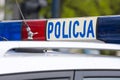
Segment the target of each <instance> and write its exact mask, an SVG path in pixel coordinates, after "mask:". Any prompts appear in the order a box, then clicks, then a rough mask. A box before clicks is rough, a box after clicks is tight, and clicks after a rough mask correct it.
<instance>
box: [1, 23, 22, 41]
mask: <svg viewBox="0 0 120 80" xmlns="http://www.w3.org/2000/svg"><path fill="white" fill-rule="evenodd" d="M21 28H22V22H0V37H4V38H7V39H8V40H9V41H12V40H13V41H17V40H18V41H19V40H21V32H22V31H21ZM0 41H3V39H2V38H0Z"/></svg>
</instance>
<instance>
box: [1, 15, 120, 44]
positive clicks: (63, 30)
mask: <svg viewBox="0 0 120 80" xmlns="http://www.w3.org/2000/svg"><path fill="white" fill-rule="evenodd" d="M25 22H26V23H27V25H28V26H27V25H26V24H25ZM25 22H24V21H2V22H0V38H1V39H0V40H1V41H2V40H4V39H3V38H6V39H8V40H9V41H21V40H23V41H28V40H32V41H77V42H79V41H80V42H82V41H86V42H87V41H92V42H94V41H103V42H106V43H117V44H120V16H102V17H101V16H100V17H80V18H60V19H46V20H26V21H25ZM2 37H3V38H2Z"/></svg>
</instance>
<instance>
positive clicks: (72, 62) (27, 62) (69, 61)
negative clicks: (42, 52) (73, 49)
mask: <svg viewBox="0 0 120 80" xmlns="http://www.w3.org/2000/svg"><path fill="white" fill-rule="evenodd" d="M50 54H52V55H50V56H49V55H47V56H22V57H21V56H19V57H4V58H3V57H1V58H0V65H1V66H0V74H10V73H22V72H36V71H61V70H96V69H97V70H118V69H120V62H119V61H120V59H119V58H115V57H100V56H81V55H78V54H77V55H76V54H75V55H74V54H73V56H72V55H71V54H66V55H67V56H66V55H62V54H61V53H60V54H55V55H53V54H54V53H50Z"/></svg>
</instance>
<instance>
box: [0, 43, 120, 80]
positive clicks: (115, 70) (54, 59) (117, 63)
mask: <svg viewBox="0 0 120 80" xmlns="http://www.w3.org/2000/svg"><path fill="white" fill-rule="evenodd" d="M70 43H72V44H70ZM0 44H1V45H2V46H4V47H2V48H1V57H0V80H26V79H27V80H43V79H45V80H46V79H50V80H54V79H55V80H56V79H57V80H59V79H60V80H66V79H68V78H66V77H69V78H70V80H79V78H80V80H83V76H87V75H89V76H90V79H89V78H85V80H91V76H93V77H94V76H98V78H99V77H101V76H102V77H107V79H109V77H111V76H113V77H112V78H111V79H110V80H119V79H120V78H117V79H116V77H120V58H119V57H108V56H105V57H104V56H92V55H89V56H88V55H87V56H86V55H79V54H68V53H62V52H54V51H48V52H45V53H29V52H15V51H12V50H11V49H14V48H42V49H47V48H66V47H68V48H85V47H86V48H90V49H93V48H95V49H113V50H119V49H120V45H116V44H104V43H103V44H98V43H97V44H96V43H90V44H89V45H87V43H80V42H40V41H36V42H34V41H24V42H21V41H19V42H15V41H13V42H9V41H8V42H0ZM73 44H74V45H73ZM93 44H95V45H96V46H97V47H95V46H93V47H92V45H93ZM72 45H73V46H72ZM103 46H104V48H103ZM79 74H82V75H81V76H79ZM83 74H84V75H83ZM103 74H104V75H103ZM101 79H102V78H100V80H101ZM93 80H94V79H93ZM95 80H97V79H96V78H95ZM105 80H106V79H105Z"/></svg>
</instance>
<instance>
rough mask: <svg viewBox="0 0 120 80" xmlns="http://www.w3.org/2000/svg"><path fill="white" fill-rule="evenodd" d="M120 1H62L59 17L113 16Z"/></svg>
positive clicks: (118, 11) (119, 11)
mask: <svg viewBox="0 0 120 80" xmlns="http://www.w3.org/2000/svg"><path fill="white" fill-rule="evenodd" d="M119 5H120V0H62V4H61V8H62V9H61V17H79V16H100V15H113V14H114V15H115V14H119V13H120V7H119Z"/></svg>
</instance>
